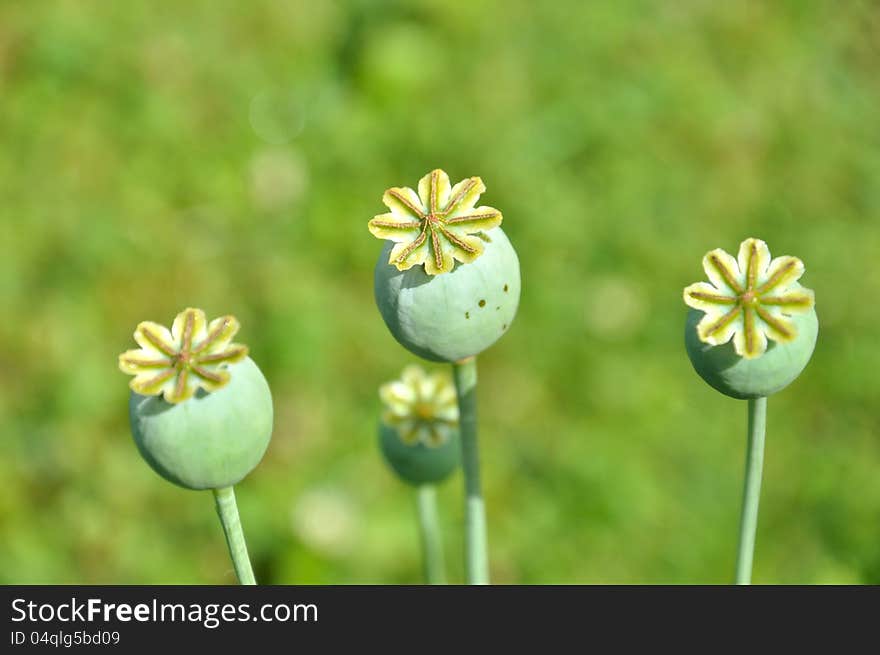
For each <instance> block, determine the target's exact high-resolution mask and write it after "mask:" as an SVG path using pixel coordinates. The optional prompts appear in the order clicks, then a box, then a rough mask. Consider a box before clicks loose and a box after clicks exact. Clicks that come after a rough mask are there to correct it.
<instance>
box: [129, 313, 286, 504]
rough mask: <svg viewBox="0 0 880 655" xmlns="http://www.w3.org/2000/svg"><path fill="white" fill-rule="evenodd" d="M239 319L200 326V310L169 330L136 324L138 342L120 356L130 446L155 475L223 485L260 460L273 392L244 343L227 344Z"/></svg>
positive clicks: (201, 485)
mask: <svg viewBox="0 0 880 655" xmlns="http://www.w3.org/2000/svg"><path fill="white" fill-rule="evenodd" d="M237 331H238V321H237V320H236V319H235V318H234V317H232V316H224V317H221V318H218V319H215V320H213V321H211V323H210V324H207V323H206V320H205V314H204V312H202V311H201V310H199V309H192V308H188V309H186V310H184V311H183V312H181V313H180V314H178V316H177V318H175V320H174V324H173V326H172V328H171V330H170V331H169V330H168V329H166V328H165V327H163V326H161V325H159V324H156V323H151V322H144V323H141V324H140V325H138V328H137V330H136V331H135V334H134V338H135V340H136V341H137V342H138V344H139V345H140V346H141V348H140V349H139V350H129V351H127V352H125V353H123V354H122V355H120V356H119V367H120V369H121V370H122V371H123V372H125V373H128V374H131V375H134V376H135V377H134V379H133V380H132V381H131V384H130V386H131V389H132V393H131V397H130V400H129V419H130V423H131V432H132V435H133V437H134V441H135V444H136V445H137V447H138V450H139V451H140V453H141V455H142V456H143V457H144V459H145V460H146V461H147V463H148V464H149V465H150V466H151V467H152V468H153V470H155V471H156V472H157V473H158V474H159V475H161V476H162V477H163V478H165V479H166V480H168V481H169V482H173V483H174V484H177V485H180V486H182V487H185V488H187V489H223V488H225V487H229V486H232V485H233V484H235V483H237V482H238V481H240V480H241V479H242V478H244V477H245V476H246V475H247V474H248V473H250V471H252V470H253V468H254V467H255V466H256V465H257V464H258V463H259V462H260V460H261V459H262V457H263V454H264V453H265V451H266V448H267V447H268V445H269V439H270V438H271V435H272V395H271V392H270V391H269V385H268V383H267V382H266V379H265V378H264V377H263V374H262V372H261V371H260V369H259V368H258V367H257V365H256V364H255V363H254V362H253V361H252V360H251V359H250V358H248V357H247V348H246V347H245V346H243V345H240V344H233V343H230V342H231V340H232V338H233V336H234V335H235V333H236V332H237Z"/></svg>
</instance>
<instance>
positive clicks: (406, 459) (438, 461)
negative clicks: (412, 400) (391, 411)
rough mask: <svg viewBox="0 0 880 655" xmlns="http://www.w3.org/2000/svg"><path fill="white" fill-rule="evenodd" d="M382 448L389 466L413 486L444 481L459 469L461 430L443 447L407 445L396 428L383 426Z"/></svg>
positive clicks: (417, 444)
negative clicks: (459, 433) (459, 435)
mask: <svg viewBox="0 0 880 655" xmlns="http://www.w3.org/2000/svg"><path fill="white" fill-rule="evenodd" d="M379 448H380V449H381V451H382V455H383V456H384V457H385V461H386V462H387V463H388V466H390V467H391V469H392V470H393V471H394V472H395V473H397V475H398V476H400V478H401V479H402V480H403V481H404V482H407V483H409V484H411V485H413V486H416V487H417V486H419V485H423V484H432V483H437V482H442V481H443V480H445V479H446V478H447V477H449V475H450V474H451V473H452V472H453V471H454V470H455V468H456V467H457V466H458V462H459V459H460V451H461V444H460V443H459V437H458V430H454V431H453V432H452V433H450V436H449V438H448V439H447V440H446V441H444V442H443V443H442V444H440V445H439V446H428V445H425V444H424V443H421V442H419V443H416V444H407V443H405V442H404V441H403V440H402V439H401V438H400V434H399V433H398V431H397V430H396V429H394V428H393V427H391V426H390V425H386V424H384V423H381V424H380V425H379Z"/></svg>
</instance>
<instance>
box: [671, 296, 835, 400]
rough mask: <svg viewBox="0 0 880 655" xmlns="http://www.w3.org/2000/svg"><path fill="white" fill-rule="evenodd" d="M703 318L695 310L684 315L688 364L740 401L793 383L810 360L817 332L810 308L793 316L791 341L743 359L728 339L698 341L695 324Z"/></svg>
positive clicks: (771, 344)
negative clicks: (794, 328) (718, 342)
mask: <svg viewBox="0 0 880 655" xmlns="http://www.w3.org/2000/svg"><path fill="white" fill-rule="evenodd" d="M702 318H703V313H702V312H700V311H697V310H695V309H691V310H690V311H689V312H688V315H687V324H686V326H685V347H686V348H687V354H688V357H689V358H690V360H691V364H693V366H694V370H695V371H696V372H697V373H699V374H700V377H701V378H703V379H704V380H705V381H706V382H708V383H709V385H711V386H712V387H713V388H715V389H716V390H718V391H720V392H721V393H723V394H725V395H727V396H731V397H732V398H738V399H740V400H745V399H748V398H762V397H766V396H769V395H771V394H774V393H776V392H777V391H780V390H782V389H784V388H785V387H787V386H788V385H789V384H791V383H792V382H794V380H795V378H797V376H798V375H800V374H801V371H803V370H804V368H806V366H807V363H808V362H809V361H810V357H811V356H812V355H813V348H814V347H815V345H816V337H817V336H818V334H819V321H818V319H817V317H816V312H815V310H811V311H810V313H809V314H800V315H798V316H795V317H793V319H792V320H793V323H794V324H795V325H796V326H797V329H798V334H797V337H796V338H795V339H794V340H793V341H790V342H788V343H777V342H771V343H770V344H769V345H768V346H767V350H766V352H765V353H764V354H763V355H762V356H761V357H758V358H756V359H745V358H744V357H740V356H739V355H737V354H736V351H735V350H734V346H733V344H732V343H731V342H727V343H725V344H722V345H720V346H713V345H711V344H708V343H704V342H703V341H700V338H699V336H698V335H697V325H698V324H699V322H700V320H701V319H702Z"/></svg>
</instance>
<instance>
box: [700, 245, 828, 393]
mask: <svg viewBox="0 0 880 655" xmlns="http://www.w3.org/2000/svg"><path fill="white" fill-rule="evenodd" d="M703 268H704V270H705V271H706V275H707V276H708V277H709V280H710V281H711V282H710V283H708V282H697V283H695V284H692V285H690V286H688V287H687V288H685V290H684V301H685V303H686V304H687V305H688V306H689V307H691V310H690V311H689V312H688V316H687V321H686V324H685V348H686V349H687V353H688V357H689V358H690V360H691V364H693V367H694V370H696V372H697V373H698V374H699V375H700V377H702V378H703V379H704V380H705V381H706V382H707V383H708V384H709V385H711V386H712V387H713V388H715V389H716V390H718V391H720V392H721V393H723V394H725V395H728V396H731V397H733V398H737V399H750V398H752V399H753V398H761V397H766V396H769V395H771V394H773V393H776V392H777V391H780V390H781V389H783V388H785V387H786V386H788V385H789V384H791V383H792V382H793V381H794V380H795V378H797V377H798V375H800V373H801V371H803V370H804V368H805V367H806V365H807V363H808V362H809V361H810V357H811V356H812V354H813V349H814V348H815V345H816V339H817V337H818V333H819V323H818V318H817V316H816V311H815V296H814V294H813V291H811V290H810V289H806V288H804V287H802V286H801V285H800V284H799V283H798V280H799V279H800V277H801V276H802V275H803V273H804V265H803V263H802V262H801V260H800V259H798V258H796V257H790V256H783V257H777V258H776V259H771V257H770V250H769V249H768V248H767V244H765V243H764V242H763V241H761V240H760V239H754V238H750V239H746V240H745V241H743V242H742V244H740V248H739V253H738V256H737V258H734V257H733V256H731V255H729V254H728V253H726V252H725V251H724V250H721V249H720V248H719V249H716V250H713V251H711V252H709V253H707V254H706V256H705V257H704V258H703Z"/></svg>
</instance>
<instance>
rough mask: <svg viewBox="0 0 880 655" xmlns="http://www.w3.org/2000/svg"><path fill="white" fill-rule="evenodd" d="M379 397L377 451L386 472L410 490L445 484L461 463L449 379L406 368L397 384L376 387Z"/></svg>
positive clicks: (396, 381) (456, 415) (419, 369)
mask: <svg viewBox="0 0 880 655" xmlns="http://www.w3.org/2000/svg"><path fill="white" fill-rule="evenodd" d="M379 398H380V399H381V400H382V404H383V406H384V411H383V412H382V421H381V423H380V425H379V448H380V450H381V451H382V454H383V455H384V457H385V461H386V462H387V463H388V465H389V466H390V467H391V468H392V470H394V472H395V473H397V475H398V476H400V478H401V479H402V480H403V481H404V482H407V483H409V484H412V485H415V486H419V485H423V484H430V483H436V482H440V481H442V480H444V479H446V478H447V477H448V476H449V474H450V473H452V472H453V471H454V470H455V468H456V467H457V466H458V463H459V460H460V458H461V444H460V438H459V430H458V405H457V403H456V398H455V389H454V387H453V386H452V380H451V379H450V378H449V376H448V375H445V374H442V373H434V374H432V375H428V374H426V373H425V372H424V371H423V370H422V369H421V368H419V367H418V366H408V367H407V368H405V369H404V371H403V374H402V375H401V378H400V379H399V380H394V381H393V382H389V383H387V384H384V385H382V387H381V388H380V389H379Z"/></svg>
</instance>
